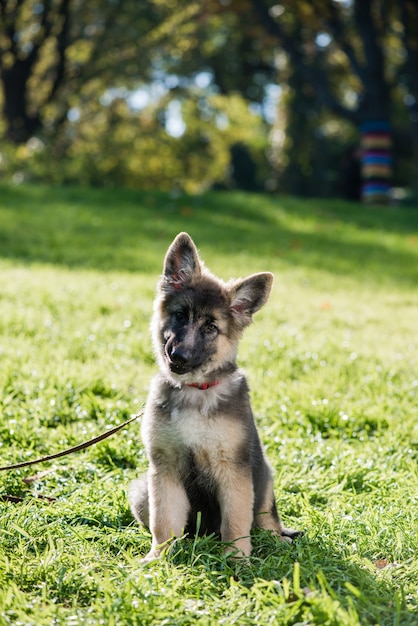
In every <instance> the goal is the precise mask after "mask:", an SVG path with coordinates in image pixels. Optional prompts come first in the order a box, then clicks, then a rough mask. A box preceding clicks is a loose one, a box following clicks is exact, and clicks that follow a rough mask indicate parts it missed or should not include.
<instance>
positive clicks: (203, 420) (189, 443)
mask: <svg viewBox="0 0 418 626" xmlns="http://www.w3.org/2000/svg"><path fill="white" fill-rule="evenodd" d="M170 430H171V431H172V435H173V439H172V441H176V442H177V445H178V446H181V447H183V446H184V447H186V448H189V449H191V450H193V451H196V450H202V449H204V450H208V451H209V450H210V451H212V452H216V450H219V451H225V450H228V449H230V448H231V447H232V448H235V445H236V441H237V438H238V437H239V434H238V433H239V429H238V428H237V424H236V423H235V422H234V421H233V420H231V418H229V417H228V416H227V415H222V414H216V415H212V416H210V417H208V416H206V415H202V414H201V413H199V412H196V411H194V410H192V409H186V410H185V409H183V410H179V409H174V410H173V411H172V412H171V421H170Z"/></svg>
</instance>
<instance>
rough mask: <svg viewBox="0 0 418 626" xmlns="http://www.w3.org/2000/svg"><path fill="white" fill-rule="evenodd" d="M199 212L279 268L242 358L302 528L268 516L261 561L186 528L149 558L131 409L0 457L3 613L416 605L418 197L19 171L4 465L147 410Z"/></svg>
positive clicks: (152, 616)
mask: <svg viewBox="0 0 418 626" xmlns="http://www.w3.org/2000/svg"><path fill="white" fill-rule="evenodd" d="M181 230H186V231H187V232H189V234H190V235H191V236H192V237H193V238H194V240H195V242H196V244H197V246H198V247H199V249H200V252H201V255H202V257H203V258H204V260H205V262H206V264H207V265H208V267H209V268H210V269H211V270H212V271H214V272H215V273H216V274H218V275H220V276H222V277H224V278H229V277H231V276H234V277H238V276H244V275H247V274H250V273H253V272H257V271H263V270H268V271H272V272H273V273H274V274H275V283H274V287H273V293H272V296H271V298H270V300H269V303H268V304H267V305H266V306H265V307H264V309H262V311H260V312H259V313H258V314H257V315H256V317H255V321H254V324H253V325H252V326H251V327H250V328H249V329H247V331H246V335H245V337H244V339H243V342H242V344H241V349H240V353H239V363H240V365H241V366H242V367H244V369H245V370H246V372H247V375H248V379H249V383H250V387H251V389H252V392H251V395H252V402H253V408H254V412H255V415H256V421H257V425H258V428H259V432H260V436H261V439H262V441H263V443H264V445H265V447H266V449H267V454H268V456H269V459H270V461H271V463H272V465H273V468H274V472H275V491H276V496H277V502H278V507H279V510H280V512H281V515H282V517H283V520H284V522H285V524H286V525H288V526H293V527H297V528H300V529H303V530H304V535H303V536H302V537H300V538H298V539H297V540H296V541H295V542H294V543H293V544H291V545H287V544H282V543H280V542H278V541H277V539H275V538H274V537H272V536H271V535H270V534H269V533H267V532H265V531H261V530H258V531H255V532H254V535H253V545H254V550H253V555H252V557H251V560H250V563H240V562H234V561H231V560H228V559H227V558H226V557H225V556H224V555H223V552H222V546H221V545H220V543H219V542H218V541H216V539H215V538H213V537H202V538H185V539H183V540H180V541H177V542H176V543H175V544H174V545H173V547H172V549H171V551H170V553H169V554H168V555H167V556H166V558H164V559H162V560H160V561H158V562H156V563H153V564H150V565H148V566H142V565H141V564H140V563H139V561H140V558H141V556H144V555H145V554H146V552H147V551H148V549H149V546H150V533H149V532H148V531H147V530H146V529H144V528H141V527H140V526H138V525H137V524H136V523H135V522H134V521H133V518H132V516H131V513H130V511H129V507H128V504H127V498H126V492H127V487H128V485H129V482H130V480H131V479H133V478H134V477H136V476H137V475H138V474H139V473H141V472H143V471H144V470H145V468H146V466H147V461H146V458H145V454H144V450H143V446H142V443H141V438H140V424H139V423H138V421H137V422H133V423H132V424H130V425H129V426H128V427H126V428H125V429H123V430H122V431H120V432H119V433H118V434H116V435H114V436H113V437H111V438H109V439H107V440H106V441H104V442H102V443H99V444H98V445H96V446H93V447H90V448H89V449H88V450H85V451H83V452H80V453H77V454H74V455H71V456H67V457H65V458H63V459H60V460H57V461H55V462H49V463H43V464H41V465H36V466H34V467H28V468H24V469H20V470H15V471H8V472H4V471H2V472H0V499H1V509H0V510H1V512H0V625H1V626H3V625H9V624H10V625H12V624H13V626H16V625H25V626H26V625H29V624H33V625H36V626H46V625H48V626H49V625H61V624H62V625H64V624H65V625H71V626H78V625H91V626H96V625H99V624H104V625H105V626H113V625H114V626H123V625H134V626H135V625H137V626H143V625H144V626H145V625H155V624H160V625H163V624H164V625H170V626H171V625H173V626H174V625H176V626H177V625H189V624H190V625H191V624H196V623H200V624H202V625H212V624H213V625H217V624H224V625H227V626H229V625H232V624H236V625H252V624H257V625H258V624H260V625H261V624H262V625H268V624H279V625H295V626H296V625H299V626H302V625H304V626H308V625H309V626H310V625H318V626H319V625H321V626H323V625H330V626H331V625H332V626H340V625H344V626H345V625H346V626H357V625H361V626H364V625H382V626H389V625H390V626H395V625H398V626H408V625H411V626H412V624H416V623H417V621H418V464H417V456H418V430H417V422H418V420H417V418H418V207H407V208H406V207H405V208H402V207H376V208H370V207H364V206H361V205H355V204H350V203H347V202H343V201H338V200H326V201H325V200H314V199H311V200H300V199H295V198H290V197H279V196H270V197H269V196H262V195H249V194H242V193H235V192H234V193H220V192H211V193H208V194H205V195H203V196H196V197H193V196H185V195H182V194H176V195H169V194H162V193H157V192H156V193H139V192H131V191H127V190H121V189H119V190H118V189H111V190H94V189H82V188H79V187H74V188H55V189H54V188H46V187H42V186H34V185H33V186H31V185H27V186H26V185H25V186H20V187H12V186H8V185H1V186H0V389H1V394H0V465H6V464H11V463H18V462H20V461H25V460H29V459H31V458H36V457H39V456H42V455H46V454H52V453H54V452H58V451H60V450H62V449H65V448H67V447H70V446H72V445H76V444H78V443H80V442H82V441H85V440H87V439H90V438H91V437H93V436H95V435H97V434H100V433H102V432H104V431H106V430H107V429H109V428H111V427H113V426H115V425H117V424H118V423H121V422H123V421H124V420H126V419H127V418H128V417H129V416H130V415H131V414H133V413H136V412H138V411H139V410H140V409H141V407H142V406H143V404H144V402H145V399H146V396H147V390H148V387H149V382H150V379H151V377H152V375H153V374H154V372H155V371H156V366H155V364H154V357H153V352H152V347H151V342H150V338H149V332H148V326H149V321H150V316H151V312H152V301H153V297H154V293H155V285H156V281H157V279H158V276H159V273H160V272H161V268H162V261H163V256H164V254H165V251H166V249H167V246H168V245H169V243H170V242H171V240H172V239H173V237H174V236H175V235H176V234H177V233H178V232H179V231H181Z"/></svg>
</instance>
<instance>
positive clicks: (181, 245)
mask: <svg viewBox="0 0 418 626" xmlns="http://www.w3.org/2000/svg"><path fill="white" fill-rule="evenodd" d="M200 274H201V262H200V259H199V254H198V252H197V248H196V246H195V245H194V243H193V240H192V238H191V237H190V236H189V235H188V234H187V233H180V234H179V235H177V237H176V238H175V239H174V241H173V243H172V244H171V246H170V247H169V249H168V250H167V254H166V257H165V259H164V270H163V276H162V280H161V287H162V289H165V290H168V291H170V290H172V289H174V290H178V289H181V288H182V287H183V286H184V285H185V284H187V283H188V282H189V281H190V280H191V278H192V277H193V276H197V275H198V276H200Z"/></svg>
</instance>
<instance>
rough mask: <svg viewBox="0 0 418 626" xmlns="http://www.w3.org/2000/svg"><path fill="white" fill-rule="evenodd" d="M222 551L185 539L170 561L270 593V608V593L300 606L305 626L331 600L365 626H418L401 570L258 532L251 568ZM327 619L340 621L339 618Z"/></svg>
mask: <svg viewBox="0 0 418 626" xmlns="http://www.w3.org/2000/svg"><path fill="white" fill-rule="evenodd" d="M220 546H221V544H220V543H219V542H217V541H216V540H215V539H214V538H212V537H201V538H199V539H198V540H197V541H196V540H192V539H183V540H182V541H181V542H179V543H177V545H176V549H175V550H174V553H173V554H172V555H171V556H169V557H168V558H169V559H170V560H171V562H172V564H173V565H174V566H175V567H180V568H184V567H188V568H190V574H191V575H192V576H193V573H196V572H197V571H198V570H199V568H200V569H203V570H204V571H205V572H206V576H207V578H208V579H209V580H210V581H211V582H213V583H214V585H215V586H216V585H222V584H225V585H227V586H228V583H229V581H230V580H231V579H233V580H235V581H236V582H238V583H240V584H241V585H242V586H243V587H246V588H247V589H248V591H249V593H253V592H257V591H260V589H261V591H262V590H263V588H265V590H266V598H265V602H267V603H269V602H270V603H271V601H270V599H269V598H268V597H267V596H268V595H269V594H271V593H273V594H276V595H277V596H281V602H279V604H280V603H284V604H294V605H299V612H300V616H299V617H300V618H301V620H302V617H303V616H304V615H305V617H306V609H307V610H308V611H309V610H312V614H313V615H316V616H317V613H318V611H322V610H324V611H325V609H324V608H323V607H324V604H323V602H324V596H326V597H327V598H329V599H330V601H331V602H330V603H329V605H328V608H329V607H330V606H331V609H332V610H337V608H338V605H339V606H340V607H341V608H342V609H343V611H347V612H350V611H351V609H352V608H354V610H355V612H356V613H357V615H358V618H359V622H360V623H361V624H370V625H371V624H380V626H386V625H387V626H389V624H390V625H392V624H402V625H405V626H407V625H411V626H412V624H415V623H416V622H415V620H416V616H417V614H416V611H414V610H413V609H410V608H408V606H407V604H406V601H405V597H404V594H403V592H402V590H401V587H402V585H401V584H400V582H399V581H398V580H397V579H396V570H393V572H394V573H392V574H391V575H390V576H385V574H384V573H383V572H382V571H380V570H379V569H378V568H375V567H374V566H373V564H372V563H370V568H369V567H366V565H365V566H364V567H363V566H360V565H358V564H356V563H354V562H352V561H350V559H348V558H346V557H345V556H344V554H343V551H342V550H341V549H339V548H338V547H337V546H336V545H334V544H333V543H332V542H331V541H323V540H322V539H319V538H316V539H312V538H311V537H309V538H308V537H300V538H298V539H297V540H296V542H295V543H294V544H292V545H291V546H289V545H287V544H282V543H280V542H278V540H277V538H275V537H273V536H271V535H270V534H269V533H266V532H265V531H257V532H255V533H254V535H253V553H252V556H251V561H250V563H247V562H241V561H239V560H237V561H233V560H231V559H228V558H226V557H225V556H224V555H223V554H222V552H221V547H220ZM295 564H296V567H295ZM373 569H374V570H375V571H374V572H373ZM296 572H297V573H296ZM286 581H287V582H286ZM268 582H273V583H275V587H274V588H272V587H271V586H269V585H266V584H265V583H268ZM294 617H295V622H296V621H297V620H296V615H295V616H294ZM325 617H326V615H325V612H324V618H325ZM328 617H334V618H335V619H336V620H337V621H338V617H337V615H332V616H328ZM337 621H336V622H335V623H337ZM286 623H287V622H286ZM292 623H293V622H292ZM298 623H299V622H298ZM300 623H307V622H305V621H303V620H302V621H301V622H300ZM315 623H319V622H316V621H315ZM326 623H328V621H327V622H326ZM332 623H334V622H332ZM338 623H339V622H338ZM344 623H345V622H344ZM350 623H351V622H350Z"/></svg>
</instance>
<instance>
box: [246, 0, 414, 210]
mask: <svg viewBox="0 0 418 626" xmlns="http://www.w3.org/2000/svg"><path fill="white" fill-rule="evenodd" d="M252 5H253V8H254V11H255V14H256V15H257V17H258V20H259V21H260V23H261V24H262V25H263V27H264V28H265V30H266V32H267V33H268V34H269V35H270V36H272V37H274V38H275V39H276V42H277V43H278V44H279V45H280V46H281V47H282V48H283V49H284V50H285V51H286V54H287V55H288V58H289V60H290V64H291V66H292V67H293V70H294V71H295V72H297V73H298V74H299V75H300V76H301V77H303V78H304V80H305V81H306V83H308V84H309V85H310V86H311V88H312V89H313V90H314V93H315V98H316V99H317V101H318V102H320V103H321V105H322V106H323V107H325V108H326V109H327V110H328V111H330V112H332V113H333V114H335V115H337V116H339V117H341V118H343V119H345V120H348V121H350V122H352V123H353V124H355V125H356V126H357V127H358V128H359V130H360V133H361V135H362V147H363V152H362V175H363V194H364V196H365V198H366V199H370V200H371V201H374V200H385V199H386V197H387V191H388V189H389V184H390V179H391V176H392V156H391V152H390V147H391V123H390V122H391V117H392V98H393V91H394V89H395V85H396V82H397V77H398V70H399V67H398V68H396V70H394V68H393V66H392V67H390V63H391V60H390V54H386V49H387V48H389V50H392V49H393V44H392V45H390V44H388V42H389V39H390V38H391V37H392V39H393V38H394V35H395V34H396V33H394V29H393V21H394V19H395V20H397V22H396V23H397V24H400V17H401V16H400V15H399V11H398V9H399V3H398V2H395V1H391V0H353V1H352V2H344V3H343V2H337V1H336V0H312V2H309V3H306V2H300V3H294V2H289V1H286V0H283V2H282V4H281V5H274V6H272V3H270V2H266V1H265V0H252ZM400 5H401V8H402V10H403V14H402V18H403V45H404V47H405V50H406V51H407V52H408V47H409V52H408V62H407V65H408V68H405V70H406V69H407V70H408V71H407V72H406V73H407V74H408V76H409V80H408V81H406V82H407V84H408V86H409V88H410V89H411V91H413V90H416V88H417V84H416V69H414V68H416V57H417V47H416V45H417V39H416V36H415V35H416V26H414V27H412V25H410V19H412V18H413V17H416V13H417V11H416V3H415V2H412V1H408V0H401V2H400ZM415 23H416V22H415ZM413 28H414V34H413V33H412V29H413ZM396 39H397V44H396V45H398V47H399V45H400V44H399V37H396ZM414 63H415V65H414ZM399 65H400V64H399ZM390 74H392V76H391V77H390ZM339 79H340V80H339ZM341 79H342V80H341Z"/></svg>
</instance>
